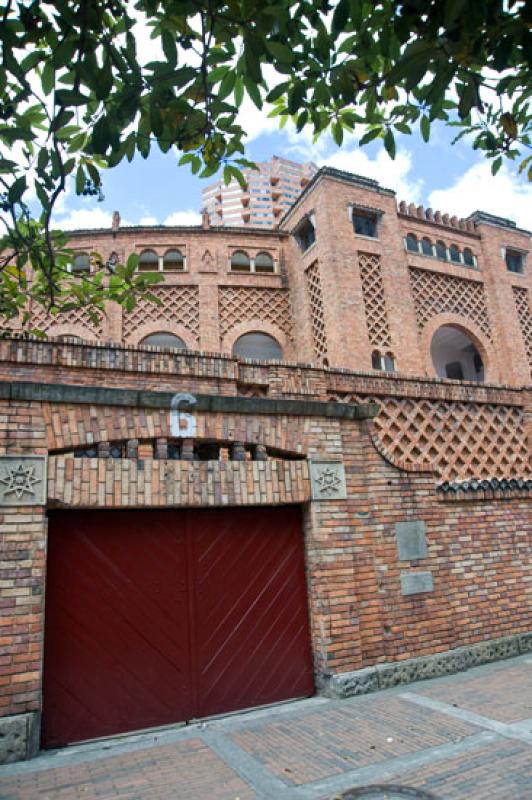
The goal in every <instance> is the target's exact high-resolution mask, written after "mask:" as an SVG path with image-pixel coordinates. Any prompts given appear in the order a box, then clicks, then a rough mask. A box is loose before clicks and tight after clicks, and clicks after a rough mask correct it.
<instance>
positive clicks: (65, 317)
mask: <svg viewBox="0 0 532 800" xmlns="http://www.w3.org/2000/svg"><path fill="white" fill-rule="evenodd" d="M29 325H31V326H32V327H34V328H38V330H40V331H43V332H44V333H47V332H48V331H49V332H50V334H51V335H53V328H54V327H55V326H56V325H82V326H83V328H84V329H85V330H86V331H87V332H88V333H89V334H90V335H92V336H94V338H95V339H96V338H97V337H98V336H99V335H100V334H101V332H102V325H101V321H100V323H96V324H95V323H94V322H93V321H92V320H91V318H90V317H89V315H88V314H87V312H86V311H85V309H84V308H75V309H72V310H71V311H66V312H65V313H63V314H59V315H58V316H50V314H49V313H48V311H46V309H45V308H43V307H42V306H36V305H35V306H33V308H32V314H31V321H30V323H29ZM26 327H27V325H26ZM80 335H81V332H80Z"/></svg>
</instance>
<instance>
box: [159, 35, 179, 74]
mask: <svg viewBox="0 0 532 800" xmlns="http://www.w3.org/2000/svg"><path fill="white" fill-rule="evenodd" d="M161 44H162V47H163V53H164V54H165V56H166V60H167V61H168V65H169V66H170V67H175V66H176V64H177V47H176V43H175V38H174V36H172V34H171V33H170V31H166V30H165V31H163V32H162V34H161Z"/></svg>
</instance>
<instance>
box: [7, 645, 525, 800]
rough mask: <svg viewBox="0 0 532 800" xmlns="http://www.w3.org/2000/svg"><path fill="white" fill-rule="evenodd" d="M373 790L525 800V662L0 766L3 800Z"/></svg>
mask: <svg viewBox="0 0 532 800" xmlns="http://www.w3.org/2000/svg"><path fill="white" fill-rule="evenodd" d="M375 784H385V785H387V786H389V787H391V786H392V785H399V786H402V787H405V786H408V787H411V788H415V789H418V790H424V791H425V792H428V793H430V795H432V796H434V797H435V798H437V799H438V800H477V799H478V800H497V799H498V798H500V800H532V656H520V657H519V658H514V659H510V660H508V661H502V662H497V663H494V664H489V665H484V666H482V667H477V668H475V669H471V670H469V671H468V672H462V673H459V674H457V675H452V676H448V677H445V678H438V679H435V680H431V681H423V682H418V683H413V684H409V685H405V686H399V687H397V688H395V689H390V690H387V691H383V692H377V693H375V694H370V695H364V696H362V697H355V698H350V699H348V700H328V699H326V698H323V697H313V698H311V699H308V700H300V701H295V702H291V703H286V704H282V705H277V706H273V707H269V708H263V709H260V710H255V711H250V712H247V713H240V714H235V715H232V716H226V717H223V718H216V719H210V720H207V721H204V722H195V723H192V724H189V725H186V726H182V727H178V726H173V727H170V728H165V729H162V730H161V729H159V730H157V731H152V732H150V733H147V732H145V733H142V734H136V735H128V736H122V737H116V738H113V739H108V740H101V741H98V742H91V743H88V744H84V745H77V746H72V747H69V748H65V749H63V750H56V751H49V752H47V753H45V754H43V755H41V756H39V757H38V758H36V759H33V760H32V761H27V762H19V763H17V764H10V765H6V766H4V767H0V798H2V800H34V798H39V800H41V799H42V800H45V799H46V800H47V799H49V800H92V798H109V800H111V798H112V799H113V800H114V798H121V799H122V800H124V799H126V798H127V800H176V799H178V800H204V798H209V800H252V798H255V799H256V800H333V798H337V797H338V796H339V795H340V794H341V793H342V792H346V791H347V790H349V789H355V788H361V787H367V786H372V785H375ZM394 791H395V792H396V793H395V794H394ZM373 796H374V797H377V796H381V797H384V796H385V794H382V795H377V794H374V795H373ZM389 796H390V797H400V796H401V794H400V793H398V790H392V789H391V788H390V789H389ZM411 796H412V797H414V794H412V795H411Z"/></svg>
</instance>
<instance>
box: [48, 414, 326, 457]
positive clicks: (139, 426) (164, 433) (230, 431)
mask: <svg viewBox="0 0 532 800" xmlns="http://www.w3.org/2000/svg"><path fill="white" fill-rule="evenodd" d="M43 410H44V418H45V422H46V430H47V438H48V448H49V450H50V452H52V453H57V452H62V453H65V452H67V453H68V452H71V451H72V450H75V449H77V448H83V447H85V446H89V445H94V444H97V443H98V442H119V441H126V440H128V439H138V440H140V441H146V440H153V439H156V438H159V437H163V438H164V437H169V438H171V432H170V425H169V421H170V408H168V409H155V408H154V409H146V408H142V409H141V408H127V409H126V408H124V407H113V406H93V407H90V406H82V405H76V406H71V405H69V406H62V405H61V404H54V405H51V404H47V403H46V404H44V409H43ZM67 413H68V418H69V420H70V422H71V424H70V425H68V426H65V424H64V419H65V414H67ZM195 417H196V421H197V432H196V435H195V437H194V438H195V439H196V440H197V441H202V440H206V441H229V442H232V441H235V442H242V443H244V444H249V445H253V444H262V445H265V446H266V447H268V448H271V449H273V450H279V451H284V452H288V453H294V454H299V455H301V456H305V455H306V454H307V453H308V452H309V450H310V449H313V448H314V449H315V432H314V427H313V426H314V424H315V419H314V417H310V416H309V417H291V416H281V415H275V416H268V415H266V414H265V415H261V416H259V417H256V416H255V415H253V414H238V413H230V414H226V413H221V412H218V413H209V412H198V413H197V414H195ZM323 426H324V430H325V433H324V442H328V444H330V441H331V439H333V440H334V438H335V436H336V437H338V442H339V441H340V438H339V437H340V433H339V421H338V420H335V419H330V420H324V421H323ZM338 446H339V445H338Z"/></svg>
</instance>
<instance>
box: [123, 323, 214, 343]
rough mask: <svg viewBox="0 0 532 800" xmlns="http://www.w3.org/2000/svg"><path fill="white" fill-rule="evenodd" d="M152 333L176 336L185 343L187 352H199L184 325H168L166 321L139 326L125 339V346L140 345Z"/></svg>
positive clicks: (194, 339)
mask: <svg viewBox="0 0 532 800" xmlns="http://www.w3.org/2000/svg"><path fill="white" fill-rule="evenodd" d="M152 333H169V334H171V335H172V336H178V337H179V338H180V339H182V341H183V342H184V343H185V345H186V349H187V350H199V344H198V341H197V339H196V337H195V336H194V335H193V334H192V333H191V332H190V331H189V330H188V329H187V328H185V326H184V325H180V324H179V323H172V324H170V323H168V322H166V321H161V322H158V321H156V322H145V323H144V325H139V327H138V328H137V330H136V331H135V333H134V334H132V335H130V336H128V337H127V339H126V344H129V345H142V339H144V338H145V337H146V336H149V335H150V334H152Z"/></svg>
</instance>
